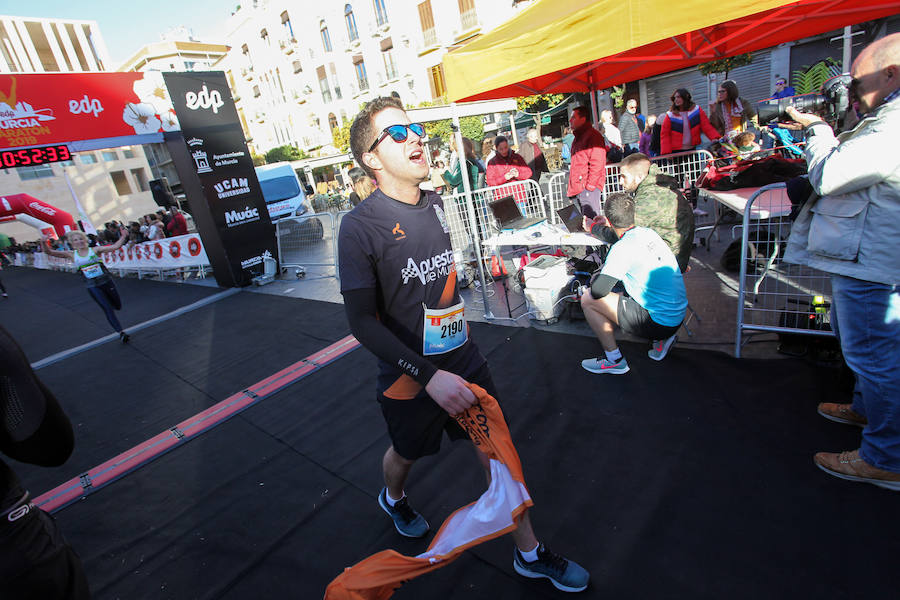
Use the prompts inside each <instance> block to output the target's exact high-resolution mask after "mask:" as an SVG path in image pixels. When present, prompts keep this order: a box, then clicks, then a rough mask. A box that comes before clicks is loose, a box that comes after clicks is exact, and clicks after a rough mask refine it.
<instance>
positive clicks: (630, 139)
mask: <svg viewBox="0 0 900 600" xmlns="http://www.w3.org/2000/svg"><path fill="white" fill-rule="evenodd" d="M644 123H645V119H644V115H642V114H640V113H639V112H638V111H637V100H635V99H634V98H629V99H628V101H627V102H625V112H623V113H622V114H621V115H619V133H621V134H622V150H623V151H624V152H625V156H628V155H629V154H632V153H633V152H638V151H640V147H639V145H640V140H641V132H642V131H643V130H644Z"/></svg>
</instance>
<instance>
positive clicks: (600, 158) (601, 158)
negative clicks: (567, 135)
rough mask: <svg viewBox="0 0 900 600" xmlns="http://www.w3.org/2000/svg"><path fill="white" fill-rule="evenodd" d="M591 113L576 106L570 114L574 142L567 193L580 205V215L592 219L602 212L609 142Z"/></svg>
mask: <svg viewBox="0 0 900 600" xmlns="http://www.w3.org/2000/svg"><path fill="white" fill-rule="evenodd" d="M588 114H589V113H588V109H587V108H586V107H584V106H576V107H575V108H574V109H572V116H571V117H569V124H570V125H571V126H572V132H573V133H574V134H575V141H573V142H572V163H571V166H570V167H569V186H568V189H567V192H566V195H567V196H568V197H569V198H571V199H573V200H574V201H575V202H576V203H577V204H578V205H579V206H580V207H581V214H583V215H584V216H586V217H589V218H591V219H592V218H594V217H596V216H598V215H600V214H602V210H601V204H602V201H603V184H604V183H605V182H606V144H605V142H604V141H603V134H602V133H600V132H599V131H597V130H596V129H594V128H593V127H592V126H591V123H590V121H589V120H588Z"/></svg>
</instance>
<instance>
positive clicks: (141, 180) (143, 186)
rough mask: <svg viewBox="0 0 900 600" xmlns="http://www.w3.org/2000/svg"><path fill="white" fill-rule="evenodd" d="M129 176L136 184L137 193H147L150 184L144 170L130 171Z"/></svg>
mask: <svg viewBox="0 0 900 600" xmlns="http://www.w3.org/2000/svg"><path fill="white" fill-rule="evenodd" d="M131 176H132V177H133V178H134V180H135V182H137V187H138V191H140V192H149V191H150V182H149V181H148V180H147V173H146V171H144V169H132V170H131Z"/></svg>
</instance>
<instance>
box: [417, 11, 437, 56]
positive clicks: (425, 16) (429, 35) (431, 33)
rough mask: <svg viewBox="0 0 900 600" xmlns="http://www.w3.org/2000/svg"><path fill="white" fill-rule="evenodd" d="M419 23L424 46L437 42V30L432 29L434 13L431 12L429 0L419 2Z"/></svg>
mask: <svg viewBox="0 0 900 600" xmlns="http://www.w3.org/2000/svg"><path fill="white" fill-rule="evenodd" d="M419 24H420V25H421V26H422V38H423V39H424V42H425V46H426V47H428V46H434V45H436V44H437V32H436V31H435V29H434V14H433V13H432V12H431V0H425V2H421V3H419Z"/></svg>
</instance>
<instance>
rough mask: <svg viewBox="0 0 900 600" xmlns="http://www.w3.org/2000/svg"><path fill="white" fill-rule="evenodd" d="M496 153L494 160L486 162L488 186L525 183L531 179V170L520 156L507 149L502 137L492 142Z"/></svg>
mask: <svg viewBox="0 0 900 600" xmlns="http://www.w3.org/2000/svg"><path fill="white" fill-rule="evenodd" d="M494 149H495V150H496V153H495V154H494V158H492V159H491V160H489V161H488V165H487V176H486V179H487V184H488V185H489V186H495V185H503V184H504V183H509V182H510V181H525V180H526V179H529V178H530V177H531V169H529V168H528V164H526V163H525V159H524V158H522V157H521V155H519V154H516V153H515V152H513V151H512V150H511V149H510V148H509V142H508V141H506V138H505V137H503V136H502V135H498V136H497V138H496V139H495V140H494Z"/></svg>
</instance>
